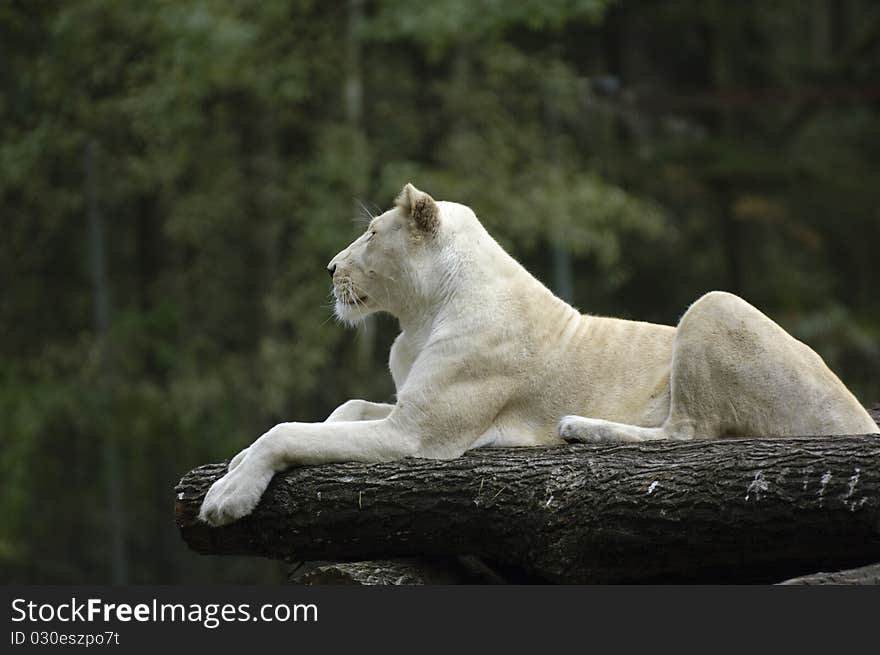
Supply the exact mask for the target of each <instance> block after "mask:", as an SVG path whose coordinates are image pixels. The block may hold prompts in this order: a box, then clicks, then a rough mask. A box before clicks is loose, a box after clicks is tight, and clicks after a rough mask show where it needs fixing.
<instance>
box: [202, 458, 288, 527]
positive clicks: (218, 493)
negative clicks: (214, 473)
mask: <svg viewBox="0 0 880 655" xmlns="http://www.w3.org/2000/svg"><path fill="white" fill-rule="evenodd" d="M272 474H273V471H272V470H271V469H257V468H256V467H250V466H245V465H243V464H242V465H239V466H237V467H236V468H235V469H234V470H232V471H230V472H229V473H227V474H226V475H224V476H223V477H222V478H220V479H219V480H217V481H216V482H215V483H214V484H212V485H211V488H210V489H208V493H207V494H206V495H205V500H204V501H202V508H201V510H200V511H199V519H201V520H202V521H204V522H205V523H208V524H209V525H213V526H221V525H227V524H228V523H232V522H233V521H237V520H238V519H240V518H241V517H243V516H247V515H248V514H250V513H251V512H253V511H254V508H255V507H256V506H257V504H258V503H259V502H260V498H261V497H262V495H263V492H264V491H265V490H266V487H267V486H268V485H269V481H270V480H271V479H272Z"/></svg>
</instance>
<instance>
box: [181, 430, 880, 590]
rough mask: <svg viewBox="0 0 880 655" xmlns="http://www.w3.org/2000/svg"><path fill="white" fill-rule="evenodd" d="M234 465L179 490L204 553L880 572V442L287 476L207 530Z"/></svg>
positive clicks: (474, 455)
mask: <svg viewBox="0 0 880 655" xmlns="http://www.w3.org/2000/svg"><path fill="white" fill-rule="evenodd" d="M225 468H226V465H225V464H212V465H207V466H202V467H199V468H197V469H195V470H193V471H191V472H190V473H188V474H187V475H186V476H185V477H184V478H183V479H182V480H181V482H180V484H179V485H178V487H177V489H176V491H177V506H176V513H177V522H178V525H179V526H180V529H181V533H182V536H183V538H184V539H185V540H186V542H187V543H188V544H189V545H190V547H191V548H193V549H194V550H197V551H199V552H202V553H213V554H245V555H262V556H267V557H274V558H280V559H286V560H291V559H294V560H317V559H321V560H328V559H332V560H365V559H370V558H377V557H378V558H389V557H399V556H409V555H423V556H454V555H462V554H469V555H475V556H478V557H481V558H484V559H487V560H489V561H492V562H495V563H500V564H501V565H503V566H506V567H515V568H516V569H521V570H522V571H523V572H524V573H525V574H526V575H528V576H530V578H531V579H535V580H542V581H554V582H570V583H591V582H636V581H678V582H686V581H718V582H723V581H732V582H778V581H780V580H784V579H786V578H790V577H792V576H794V575H799V574H805V573H811V572H814V571H818V570H836V569H841V568H845V567H849V566H855V565H860V564H865V563H867V562H873V561H878V560H880V437H878V436H872V435H867V436H850V437H831V438H816V437H804V438H790V439H743V440H722V441H697V442H655V443H644V444H627V445H570V446H560V447H555V448H517V449H498V450H490V449H486V450H478V451H472V452H470V453H467V454H465V455H464V456H463V457H461V458H459V459H455V460H451V461H431V460H421V459H407V460H403V461H400V462H394V463H387V464H369V465H365V464H331V465H324V466H311V467H301V468H296V469H292V470H290V471H287V472H285V473H282V474H278V475H276V476H275V479H274V480H273V481H272V483H271V484H270V486H269V488H268V490H267V492H266V494H265V495H264V498H263V500H262V501H261V503H260V505H259V506H258V508H257V510H256V511H255V512H254V514H253V515H252V516H249V517H246V518H245V519H243V520H241V521H239V522H237V523H235V524H233V525H230V526H226V527H223V528H216V529H215V528H209V527H208V526H206V525H204V524H201V523H199V522H198V521H197V520H196V518H195V517H196V514H197V512H198V508H199V505H200V503H201V500H202V498H203V497H204V494H205V492H206V491H207V489H208V487H209V486H210V485H211V483H212V482H213V481H214V480H216V479H217V478H219V477H220V476H221V475H222V474H223V473H224V472H225Z"/></svg>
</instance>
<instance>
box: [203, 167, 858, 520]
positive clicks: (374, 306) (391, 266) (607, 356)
mask: <svg viewBox="0 0 880 655" xmlns="http://www.w3.org/2000/svg"><path fill="white" fill-rule="evenodd" d="M433 219H437V220H436V221H435V220H433ZM333 267H335V268H334V269H333V270H334V274H333V281H334V293H335V295H336V298H337V303H336V313H337V315H338V316H339V318H340V319H342V320H344V321H346V322H349V323H355V322H357V321H359V320H361V319H363V317H365V316H366V315H368V314H370V313H373V312H376V311H387V312H390V313H391V314H393V315H394V316H396V317H397V318H398V319H399V320H400V326H401V333H400V335H399V336H398V337H397V339H396V341H395V342H394V345H393V346H392V348H391V354H390V360H389V366H390V369H391V374H392V376H393V378H394V383H395V386H396V388H397V403H396V404H395V405H385V404H379V403H369V402H367V401H363V400H350V401H348V402H346V403H344V404H343V405H342V406H340V407H339V408H338V409H337V410H336V411H334V412H333V414H331V416H330V417H329V418H328V419H327V421H325V422H324V423H282V424H280V425H277V426H275V427H274V428H272V429H271V430H269V431H268V432H267V433H266V434H264V435H263V436H261V437H260V438H259V439H257V440H256V441H255V442H254V443H253V444H252V445H251V447H250V448H247V449H245V450H244V451H242V452H241V453H239V454H238V455H237V456H236V457H235V458H234V459H233V460H232V462H231V463H230V466H229V472H228V473H227V475H226V476H224V477H223V478H222V479H220V480H218V481H217V482H216V483H215V484H214V485H213V486H212V487H211V489H210V490H209V491H208V494H207V496H206V497H205V500H204V503H203V505H202V509H201V513H200V516H201V518H202V519H203V520H205V521H207V522H209V523H211V524H213V525H223V524H225V523H229V522H231V521H234V520H236V519H238V518H240V517H242V516H244V515H246V514H249V513H250V512H251V511H252V510H253V509H254V507H255V506H256V504H257V503H258V502H259V499H260V496H261V495H262V493H263V491H264V490H265V488H266V485H267V484H268V483H269V481H270V479H271V478H272V475H273V474H274V473H275V472H276V471H280V470H282V469H284V468H287V467H289V466H293V465H299V464H321V463H327V462H340V461H359V462H379V461H388V460H395V459H400V458H403V457H408V456H417V457H428V458H438V459H442V458H453V457H458V456H459V455H461V454H462V453H463V452H465V451H466V450H469V449H471V448H475V447H479V446H531V445H547V444H556V443H561V441H562V439H566V440H574V441H605V442H621V441H644V440H648V439H670V438H671V439H691V438H695V437H703V438H713V437H719V436H749V435H753V436H756V435H762V436H782V435H798V434H799V435H823V434H846V433H849V434H854V433H869V432H876V425H875V424H874V422H873V421H872V420H871V418H870V416H869V415H868V414H867V412H866V411H865V410H864V409H863V408H862V406H861V405H860V404H859V403H858V401H857V400H856V399H855V397H853V395H852V394H851V393H850V392H849V391H848V390H847V389H846V387H844V385H843V384H842V383H841V382H840V380H839V379H838V378H837V377H836V376H835V375H834V374H833V373H832V372H831V371H830V370H829V369H828V367H827V366H826V365H825V363H824V362H823V361H822V359H821V358H820V357H819V356H818V355H817V354H816V353H815V352H813V351H812V350H811V349H810V348H809V347H807V346H806V345H804V344H803V343H801V342H799V341H797V340H795V339H794V338H793V337H791V336H790V335H788V334H787V333H786V332H784V331H783V330H782V328H780V327H779V326H778V325H776V324H775V323H774V322H773V321H771V320H770V319H769V318H767V317H766V316H764V315H763V314H761V313H760V312H759V311H758V310H757V309H755V308H754V307H752V306H751V305H749V304H748V303H746V302H745V301H744V300H742V299H741V298H738V297H737V296H734V295H731V294H728V293H722V292H712V293H709V294H707V295H705V296H703V297H702V298H700V299H699V300H698V301H697V302H695V303H694V304H693V305H692V306H691V307H690V309H689V310H688V311H687V312H686V313H685V315H684V316H683V317H682V319H681V321H680V322H679V325H678V327H677V328H673V327H669V326H663V325H654V324H650V323H641V322H635V321H624V320H619V319H613V318H603V317H596V316H589V315H582V314H580V313H579V312H578V311H576V310H575V309H573V308H572V307H571V306H569V305H568V304H566V303H565V302H563V301H562V300H560V299H559V298H557V297H555V296H554V295H553V294H552V293H551V292H550V291H549V290H547V289H546V288H545V287H544V286H543V285H542V284H541V283H540V282H538V280H536V279H535V278H534V277H533V276H532V275H530V274H529V273H528V272H527V271H526V270H525V269H524V268H523V267H522V266H520V265H519V264H518V263H517V262H516V261H515V260H514V259H513V258H512V257H511V256H510V255H508V254H507V253H506V252H505V251H504V250H503V249H502V248H501V246H499V245H498V243H497V242H496V241H495V240H494V239H493V238H492V237H491V236H490V235H489V234H488V233H487V232H486V230H485V229H484V228H483V226H482V225H481V224H480V222H479V221H478V220H477V217H476V216H475V215H474V213H473V212H472V211H471V210H470V209H469V208H467V207H465V206H463V205H459V204H456V203H451V202H435V201H434V200H433V199H431V198H430V196H428V195H427V194H425V193H423V192H421V191H418V190H417V189H416V188H415V187H413V186H412V185H407V186H406V187H405V188H404V191H403V192H402V193H401V195H400V197H399V198H398V201H397V206H396V207H395V208H393V209H391V210H389V211H387V212H385V213H384V214H382V215H381V216H379V217H378V218H376V219H374V220H373V221H372V223H371V224H370V227H369V229H368V230H367V232H366V233H365V234H364V235H362V236H361V237H359V238H358V239H357V240H356V241H354V242H353V243H352V244H351V245H349V246H348V247H347V248H346V249H345V250H343V251H342V252H340V253H339V254H338V255H337V256H336V257H335V258H334V259H333V261H332V262H331V268H333ZM583 416H588V417H590V418H583ZM560 417H564V418H562V420H561V421H560Z"/></svg>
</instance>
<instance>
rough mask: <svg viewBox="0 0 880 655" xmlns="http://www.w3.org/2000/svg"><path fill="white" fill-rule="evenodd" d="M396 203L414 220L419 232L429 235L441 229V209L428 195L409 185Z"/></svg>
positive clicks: (404, 188)
mask: <svg viewBox="0 0 880 655" xmlns="http://www.w3.org/2000/svg"><path fill="white" fill-rule="evenodd" d="M394 202H395V204H396V205H397V206H398V207H400V208H401V209H402V210H403V211H404V213H405V214H406V215H407V216H409V217H410V218H412V220H413V222H414V223H415V225H416V227H417V228H418V229H419V230H421V231H423V232H427V233H428V234H436V233H437V228H439V227H440V209H439V207H437V203H436V202H434V199H433V198H432V197H431V196H429V195H428V194H427V193H425V192H424V191H419V190H418V189H417V188H415V187H414V186H413V185H412V184H409V183H407V185H406V186H405V187H403V191H401V192H400V195H399V196H397V200H395V201H394Z"/></svg>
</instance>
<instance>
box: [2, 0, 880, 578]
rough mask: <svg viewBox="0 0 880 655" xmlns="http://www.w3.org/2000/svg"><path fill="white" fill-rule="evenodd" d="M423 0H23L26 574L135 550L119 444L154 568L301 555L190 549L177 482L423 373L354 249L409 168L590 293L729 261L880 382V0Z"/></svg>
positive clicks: (17, 98)
mask: <svg viewBox="0 0 880 655" xmlns="http://www.w3.org/2000/svg"><path fill="white" fill-rule="evenodd" d="M417 4H418V6H417V7H416V5H414V4H413V3H411V2H401V1H399V0H373V1H368V2H359V1H358V0H349V1H348V2H326V3H325V2H316V1H314V0H264V1H263V2H252V3H245V2H237V1H234V0H201V1H195V2H186V3H180V2H175V1H172V0H159V1H154V2H149V3H132V2H113V1H111V0H72V1H70V2H63V3H48V2H5V3H0V58H2V59H3V61H4V66H3V67H0V225H2V228H3V235H4V236H3V239H0V291H2V295H0V325H2V326H3V335H2V339H0V440H2V444H0V445H2V446H3V447H2V448H0V476H2V479H3V480H4V485H3V489H2V491H0V514H2V516H4V518H5V520H4V521H3V522H2V523H0V579H3V580H7V581H19V582H25V581H27V582H102V581H106V580H108V579H109V577H110V568H109V563H108V562H109V556H108V552H109V546H108V543H109V540H110V535H109V532H110V528H109V527H108V526H109V525H110V524H111V521H109V518H110V517H109V516H108V513H109V511H110V510H109V503H108V498H107V494H108V493H110V491H109V490H111V489H112V488H113V487H112V480H111V478H110V477H109V476H108V471H109V469H108V467H109V466H111V463H110V462H109V461H108V460H107V458H106V455H107V453H108V452H110V451H111V450H113V449H115V450H116V452H117V453H118V455H119V464H118V468H119V471H118V473H119V474H120V475H121V479H122V489H121V490H119V491H120V493H121V497H122V503H123V506H124V507H125V511H126V517H125V519H126V520H125V521H124V523H125V527H124V530H125V534H124V538H125V545H126V552H127V555H128V559H129V567H128V568H129V579H130V581H132V582H141V583H147V582H176V581H185V580H188V581H198V580H212V581H220V580H224V581H251V582H253V581H259V580H273V579H278V578H279V575H280V569H279V567H277V566H275V565H268V564H263V563H255V562H250V561H247V562H235V563H230V562H229V561H227V560H224V561H222V562H214V561H210V560H205V559H202V558H198V557H197V556H195V555H193V554H191V553H189V552H187V551H186V550H185V548H184V547H183V545H182V544H181V543H180V542H179V540H178V539H177V536H176V533H175V529H174V526H173V523H172V517H171V513H170V503H171V498H170V496H171V487H172V486H173V484H174V482H176V480H177V479H178V478H179V477H180V476H181V475H182V474H183V473H184V472H185V471H186V470H188V469H189V468H191V467H192V466H194V465H196V464H198V463H201V462H205V461H211V460H217V459H219V458H223V457H228V456H230V455H232V454H233V453H234V452H235V451H236V450H237V449H239V448H241V447H243V446H245V445H247V444H248V443H249V442H250V441H252V440H253V439H254V438H255V437H257V436H259V434H260V433H262V432H263V431H264V430H265V429H267V428H268V427H270V426H271V425H272V424H273V423H275V422H277V421H279V420H286V419H297V420H321V419H322V418H323V417H325V416H326V415H327V414H328V413H329V411H330V410H331V409H332V408H333V407H334V406H336V405H337V404H338V403H340V402H341V401H343V400H345V399H346V398H349V397H353V396H359V395H360V396H363V395H367V396H368V397H370V398H371V399H373V400H388V399H389V398H390V397H391V395H392V393H393V387H392V384H391V381H390V379H389V376H388V374H387V371H386V365H385V357H386V355H387V348H388V345H389V344H390V342H391V339H392V338H393V336H394V333H395V329H396V326H395V325H394V322H393V321H392V320H390V319H380V320H379V321H378V322H377V323H376V325H375V326H374V327H375V328H376V329H375V330H374V331H372V332H365V331H360V332H357V333H353V332H351V331H348V330H346V329H344V328H343V327H342V326H340V325H338V324H336V322H335V321H334V320H333V319H332V318H331V311H330V302H329V297H328V286H327V280H326V277H325V273H324V266H325V265H326V262H327V261H328V260H329V259H330V258H331V257H332V256H333V255H334V254H335V253H336V252H337V251H338V250H339V249H340V248H342V247H343V246H344V245H345V244H346V243H347V242H348V241H349V240H350V239H351V238H352V237H354V236H355V235H356V234H357V233H358V231H359V230H360V229H361V228H360V227H359V225H358V221H357V220H356V219H357V214H361V213H363V210H361V209H359V203H361V204H362V205H363V206H364V207H365V208H366V209H367V210H368V211H373V212H375V211H379V210H380V208H384V207H386V206H388V205H389V204H390V202H391V200H392V199H393V198H394V196H395V195H396V193H397V192H398V191H399V189H400V187H401V186H402V185H403V184H404V183H405V182H407V181H410V180H411V181H413V182H414V183H416V184H417V185H418V186H419V187H421V188H424V189H426V190H429V191H430V192H431V193H432V194H433V195H434V196H435V197H438V198H446V199H454V200H457V201H460V202H463V203H466V204H469V205H470V206H472V207H473V208H474V209H475V210H476V211H477V213H478V215H479V216H480V217H481V219H482V220H483V221H484V223H485V224H486V225H487V226H488V227H489V229H490V230H491V231H492V232H493V234H495V235H496V236H497V237H498V238H499V239H500V240H501V241H502V243H503V244H504V245H505V246H506V247H507V248H509V249H510V250H511V252H513V253H514V254H515V255H516V256H517V257H519V258H520V259H521V260H522V261H523V263H524V264H526V265H527V266H528V267H529V268H530V270H532V271H534V272H535V274H536V275H538V277H540V278H541V279H543V280H545V281H546V282H547V283H548V284H550V285H556V284H559V283H560V281H559V280H557V279H556V278H555V277H554V276H555V275H557V273H555V272H554V271H557V268H554V265H553V264H554V262H553V257H554V256H558V252H559V251H560V249H561V250H562V251H567V252H568V254H569V255H570V256H571V261H572V266H571V271H570V273H571V275H572V277H573V279H574V283H575V285H574V286H575V302H576V304H577V305H578V306H580V307H582V308H583V309H584V310H585V311H589V312H592V313H604V314H615V315H623V316H631V317H637V318H642V319H648V320H655V321H662V322H666V323H673V322H675V321H676V320H677V318H678V316H680V315H681V313H682V312H683V311H684V310H685V308H686V306H687V303H688V302H690V301H692V300H693V299H694V298H696V297H697V296H698V295H699V294H701V293H703V292H705V291H708V290H710V289H713V288H727V289H730V290H733V291H736V292H739V293H741V294H743V295H744V296H746V297H747V298H748V299H750V300H752V301H753V302H755V303H756V304H758V305H759V306H761V307H762V308H763V309H765V310H766V311H767V312H768V313H770V314H771V315H772V316H774V317H776V318H778V319H779V320H780V322H781V323H783V325H785V326H786V327H787V328H789V329H790V330H792V331H793V332H794V333H795V334H796V335H798V336H800V337H801V338H804V339H806V340H808V341H809V342H810V343H812V344H813V345H815V346H816V347H817V348H818V349H819V351H820V352H821V353H822V354H823V356H824V357H826V359H827V360H828V361H829V363H831V364H832V366H833V367H835V368H836V370H838V372H839V373H840V374H841V376H842V377H843V379H844V380H845V381H847V382H848V383H849V384H850V386H851V387H852V388H853V389H854V390H855V391H856V392H857V393H858V394H860V396H861V398H862V399H863V400H865V401H870V400H874V399H877V398H878V396H880V382H878V380H880V378H878V375H877V373H878V367H880V353H878V348H877V343H878V342H880V309H878V305H877V303H876V302H875V300H874V299H875V297H876V288H877V275H876V273H875V270H876V266H875V265H874V260H875V257H874V249H875V247H876V246H875V243H876V241H877V238H876V237H877V236H878V229H877V228H878V225H880V215H878V209H877V208H878V207H880V202H878V200H880V198H878V194H880V184H878V179H877V169H876V161H877V153H878V152H880V120H878V113H877V106H876V97H874V96H872V95H871V94H870V93H868V92H866V91H865V89H866V88H868V85H869V84H870V83H872V82H871V80H873V79H876V75H877V73H878V67H880V52H878V49H877V47H876V42H877V39H872V38H871V37H872V35H876V34H877V31H878V25H880V11H878V9H877V8H876V7H875V6H874V5H873V4H872V3H870V2H868V1H867V0H844V1H843V2H828V3H822V2H817V3H790V2H781V1H780V2H775V1H774V2H767V3H725V2H715V1H713V2H704V3H693V2H685V1H683V0H682V1H679V0H670V1H669V2H663V3H655V2H648V1H646V0H620V1H618V2H609V1H607V0H556V1H552V2H551V1H547V0H529V1H523V2H503V1H501V0H438V1H436V2H431V3H417ZM835 12H836V13H835ZM609 77H611V78H613V79H611V80H610V87H609V88H605V90H603V87H602V84H600V83H602V82H603V80H605V81H606V82H607V81H608V78H609ZM616 85H620V88H619V89H617V88H615V87H616ZM357 88H362V90H363V95H362V99H361V100H360V101H359V104H358V100H357V94H353V92H352V90H353V89H357ZM871 88H873V87H871ZM352 103H355V104H352ZM89 143H93V144H95V146H96V153H97V154H96V170H95V177H96V181H97V185H96V186H97V210H98V211H99V213H100V216H101V220H102V223H103V229H104V236H105V240H106V243H107V261H106V265H107V269H108V271H109V288H110V299H111V303H110V304H111V316H110V319H111V320H110V325H109V328H108V331H107V333H106V334H101V333H100V330H98V329H97V328H96V325H95V315H94V314H95V298H94V288H93V279H92V271H91V268H90V263H89V262H90V259H89V254H90V241H89V233H88V221H87V212H88V210H89V203H88V199H87V194H86V175H85V163H84V161H85V160H84V152H85V149H86V147H87V144H89ZM554 253H556V254H554Z"/></svg>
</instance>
